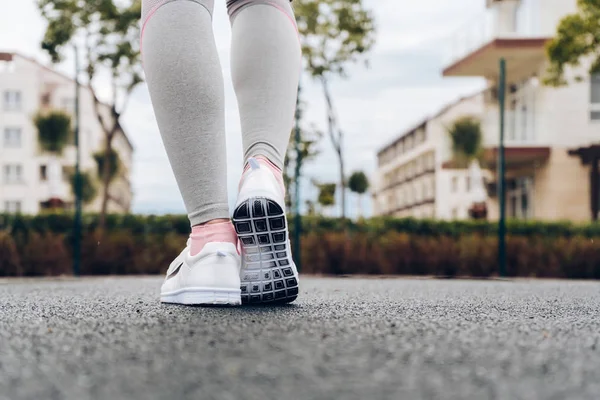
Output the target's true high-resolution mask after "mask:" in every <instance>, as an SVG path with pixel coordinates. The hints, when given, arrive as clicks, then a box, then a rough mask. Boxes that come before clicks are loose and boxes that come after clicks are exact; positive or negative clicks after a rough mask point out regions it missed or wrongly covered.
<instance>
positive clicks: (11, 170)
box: [3, 164, 23, 183]
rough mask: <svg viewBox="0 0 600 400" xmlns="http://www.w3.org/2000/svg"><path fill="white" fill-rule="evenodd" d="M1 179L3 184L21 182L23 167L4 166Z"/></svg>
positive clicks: (14, 165)
mask: <svg viewBox="0 0 600 400" xmlns="http://www.w3.org/2000/svg"><path fill="white" fill-rule="evenodd" d="M3 177H4V182H5V183H20V182H23V166H21V165H18V164H8V165H5V166H4V169H3Z"/></svg>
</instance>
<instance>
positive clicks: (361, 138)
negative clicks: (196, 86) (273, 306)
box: [0, 0, 485, 216]
mask: <svg viewBox="0 0 600 400" xmlns="http://www.w3.org/2000/svg"><path fill="white" fill-rule="evenodd" d="M363 2H364V4H365V7H366V8H368V9H370V10H372V12H373V15H374V17H375V21H376V26H377V42H376V45H375V47H374V48H373V50H372V51H371V52H370V54H368V60H369V65H368V67H365V66H364V65H363V64H360V65H354V66H351V67H350V68H349V77H348V78H345V79H341V78H338V79H334V80H333V82H332V85H331V90H332V94H333V97H334V101H335V104H336V107H337V112H338V116H339V121H340V126H341V128H342V129H343V131H344V132H345V133H346V137H345V142H344V151H345V161H346V165H347V170H348V174H350V173H352V172H353V171H358V170H362V171H364V172H365V173H367V175H368V176H369V177H370V178H373V177H374V172H375V170H376V153H377V150H378V149H380V148H381V147H382V146H384V145H385V144H386V143H388V142H390V141H392V140H393V139H394V138H395V137H397V136H398V135H400V134H401V133H403V132H404V131H405V130H406V129H409V128H410V127H411V126H413V125H415V124H416V123H417V122H419V121H422V120H423V119H424V118H426V117H427V116H428V115H431V114H434V113H435V112H436V110H438V109H439V108H441V107H443V106H444V105H445V104H446V103H448V102H451V101H453V100H455V99H457V98H459V97H462V96H464V95H466V94H470V93H473V92H475V91H477V90H479V89H480V88H482V87H483V84H484V83H483V82H482V81H481V80H480V79H471V78H443V77H442V76H441V70H442V68H443V65H444V59H445V57H446V56H447V53H448V51H449V49H450V48H451V45H452V38H453V37H454V36H455V33H456V32H457V30H459V29H460V28H461V27H462V26H463V25H464V23H465V22H467V21H469V20H470V19H472V18H477V16H478V15H481V13H482V12H483V10H484V7H485V1H484V0H419V1H412V0H363ZM0 10H3V12H2V13H0V51H17V52H19V53H22V54H24V55H27V56H32V57H34V58H36V59H37V60H39V61H40V62H42V63H43V64H49V60H48V57H47V56H46V55H45V54H44V53H43V52H42V51H41V50H40V48H39V43H40V40H41V38H42V36H43V33H44V30H45V24H44V21H43V20H42V18H41V17H40V16H39V13H38V11H37V8H36V6H35V2H34V0H19V1H15V0H0ZM213 26H214V31H215V36H216V38H217V46H218V49H219V55H220V58H221V65H222V69H223V75H224V78H225V90H226V93H225V96H226V107H225V109H226V124H227V158H228V164H229V170H228V180H227V185H228V189H229V201H230V204H232V205H233V203H234V202H235V195H236V193H235V190H236V188H237V184H238V181H239V177H240V175H241V170H242V146H241V130H240V124H239V114H238V111H237V103H236V99H235V93H234V91H233V86H232V83H231V75H230V72H229V61H230V55H229V42H230V39H231V34H230V28H229V20H228V18H227V14H226V10H225V0H216V1H215V14H214V23H213ZM71 65H72V62H70V60H69V59H68V58H67V59H66V60H65V62H64V63H63V64H61V65H58V66H56V67H55V68H57V69H58V70H60V71H62V72H64V73H67V74H70V75H73V69H72V67H70V66H71ZM301 79H302V96H303V100H304V101H305V102H306V103H307V109H306V112H305V116H304V118H305V122H306V123H307V124H314V125H316V126H317V127H318V128H319V129H320V130H322V131H325V128H326V118H325V112H324V110H325V107H324V101H323V98H322V94H321V91H320V89H319V87H318V86H317V85H316V84H315V83H314V82H312V81H311V79H310V77H309V76H307V75H304V76H303V77H302V78H301ZM103 89H104V90H103ZM99 92H100V93H102V92H104V93H108V92H109V91H108V88H100V90H99ZM123 126H124V128H125V130H126V132H127V134H128V136H129V138H130V140H131V142H132V143H133V145H134V147H135V153H134V167H133V172H132V174H133V175H132V182H133V187H134V202H133V212H136V213H154V214H164V213H183V212H185V208H184V206H183V201H182V200H181V196H180V194H179V191H178V189H177V184H176V182H175V178H174V176H173V174H172V172H171V169H170V165H169V162H168V159H167V156H166V153H165V150H164V148H163V146H162V141H161V138H160V134H159V131H158V127H157V125H156V121H155V118H154V113H153V110H152V105H151V103H150V98H149V95H148V89H147V87H146V85H140V86H139V87H138V88H137V89H136V90H135V92H134V93H133V96H132V98H131V100H130V104H129V106H128V109H127V111H126V113H125V114H124V116H123ZM319 150H320V153H319V156H318V157H317V158H316V159H314V160H312V161H311V162H310V163H309V164H307V165H306V167H305V168H304V176H305V179H304V181H303V185H302V187H301V193H302V199H303V200H306V199H310V200H315V199H316V196H317V189H316V188H314V187H313V186H312V184H311V183H310V181H311V180H312V179H316V180H318V181H320V182H334V181H336V180H337V177H338V167H337V161H336V159H335V153H334V152H333V150H332V147H331V143H330V142H329V139H328V138H327V137H326V136H324V137H323V139H322V141H321V142H320V143H319ZM365 200H366V201H365V202H364V203H363V204H364V205H365V210H364V211H363V214H366V215H368V214H369V213H370V204H369V200H368V199H365ZM356 201H357V199H356V198H354V197H353V196H350V198H349V206H348V209H349V210H350V211H351V215H353V216H356V213H357V211H356V208H357V207H353V206H354V205H356V204H357V203H356ZM332 212H333V213H335V212H337V209H334V210H332Z"/></svg>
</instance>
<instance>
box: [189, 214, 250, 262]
mask: <svg viewBox="0 0 600 400" xmlns="http://www.w3.org/2000/svg"><path fill="white" fill-rule="evenodd" d="M190 239H192V240H191V242H192V243H191V246H190V253H191V255H192V256H195V255H196V254H198V253H200V252H201V251H202V249H203V248H204V245H205V244H206V243H214V242H222V243H233V244H234V245H235V246H236V248H237V247H238V238H237V234H236V233H235V229H234V228H233V224H232V223H231V222H219V223H216V224H204V225H196V226H194V227H192V234H191V235H190Z"/></svg>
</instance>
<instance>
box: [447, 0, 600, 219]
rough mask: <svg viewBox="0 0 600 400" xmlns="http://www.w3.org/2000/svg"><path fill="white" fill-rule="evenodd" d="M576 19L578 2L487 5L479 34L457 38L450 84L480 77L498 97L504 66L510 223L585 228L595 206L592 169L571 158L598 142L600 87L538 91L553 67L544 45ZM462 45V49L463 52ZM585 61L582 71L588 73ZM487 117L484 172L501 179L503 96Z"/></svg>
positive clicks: (494, 203)
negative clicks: (562, 23)
mask: <svg viewBox="0 0 600 400" xmlns="http://www.w3.org/2000/svg"><path fill="white" fill-rule="evenodd" d="M575 12H577V1H576V0H487V12H486V14H485V16H484V17H483V18H480V19H479V21H480V22H479V26H478V27H477V29H474V27H475V26H476V25H469V28H468V30H467V31H464V30H463V31H461V32H458V34H457V36H456V38H455V40H454V43H455V46H451V48H452V49H453V51H452V54H450V58H449V59H448V62H447V65H446V66H445V68H444V71H443V73H444V75H445V76H478V77H483V78H485V79H486V80H487V81H488V84H489V87H490V88H491V90H492V91H493V92H494V93H496V94H497V92H498V89H497V88H498V80H499V60H500V58H502V57H503V58H505V60H506V71H507V75H506V77H507V78H506V79H507V91H506V106H507V115H506V120H505V121H506V132H505V137H506V146H507V147H506V152H505V155H506V166H507V193H506V205H507V215H508V216H509V217H514V218H533V219H540V220H562V219H565V220H572V221H584V220H589V219H590V217H593V218H595V217H596V215H592V214H591V210H592V209H593V208H596V209H597V205H594V207H592V205H591V204H590V199H591V196H590V166H586V165H583V164H582V163H581V161H580V159H579V158H578V157H576V156H573V155H570V154H569V151H570V150H573V149H576V148H579V147H582V146H587V145H589V144H591V143H594V142H597V141H598V140H600V137H599V136H598V134H599V133H600V79H598V77H590V76H589V75H588V77H587V79H584V80H582V81H580V82H576V81H575V80H574V79H572V75H570V76H567V79H568V80H569V81H570V84H569V85H568V86H564V87H560V88H553V87H548V86H544V85H541V84H540V80H541V79H542V77H543V76H544V75H545V72H546V70H547V67H548V61H547V59H546V56H545V45H546V42H547V41H548V40H550V39H551V38H552V37H553V36H554V34H555V32H556V28H557V26H558V24H559V22H560V21H561V19H562V18H563V17H565V16H566V15H568V14H572V13H575ZM463 44H464V45H463ZM588 67H589V64H588V65H586V60H582V66H581V67H580V70H578V71H570V74H574V73H577V74H579V73H582V74H584V75H586V72H585V71H588V70H589V68H588ZM487 100H488V101H486V104H485V111H484V119H483V122H484V127H483V128H484V134H485V147H486V161H487V162H486V165H485V166H486V167H487V168H489V170H490V171H492V172H493V173H492V174H490V176H491V177H492V178H493V177H495V176H496V174H495V170H496V165H497V154H498V151H497V148H498V138H499V134H498V133H499V125H500V121H499V111H498V110H499V105H498V96H497V95H494V96H489V97H487ZM495 183H496V182H494V181H492V182H490V188H491V189H492V190H491V191H490V194H491V195H492V196H491V198H490V201H489V208H490V217H491V218H497V216H498V197H497V195H496V193H495V190H494V188H495V186H496V185H495Z"/></svg>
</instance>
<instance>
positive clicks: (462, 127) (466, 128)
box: [447, 116, 483, 168]
mask: <svg viewBox="0 0 600 400" xmlns="http://www.w3.org/2000/svg"><path fill="white" fill-rule="evenodd" d="M447 131H448V134H449V135H450V139H451V141H452V154H453V157H454V164H455V165H456V166H457V167H459V168H467V167H468V166H469V164H470V162H471V161H472V160H477V159H478V158H479V157H481V155H482V152H483V146H482V143H483V134H482V132H481V123H480V122H479V120H477V119H476V118H474V117H470V116H467V117H461V118H458V119H457V120H455V121H454V122H453V123H452V125H450V127H448V128H447Z"/></svg>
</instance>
